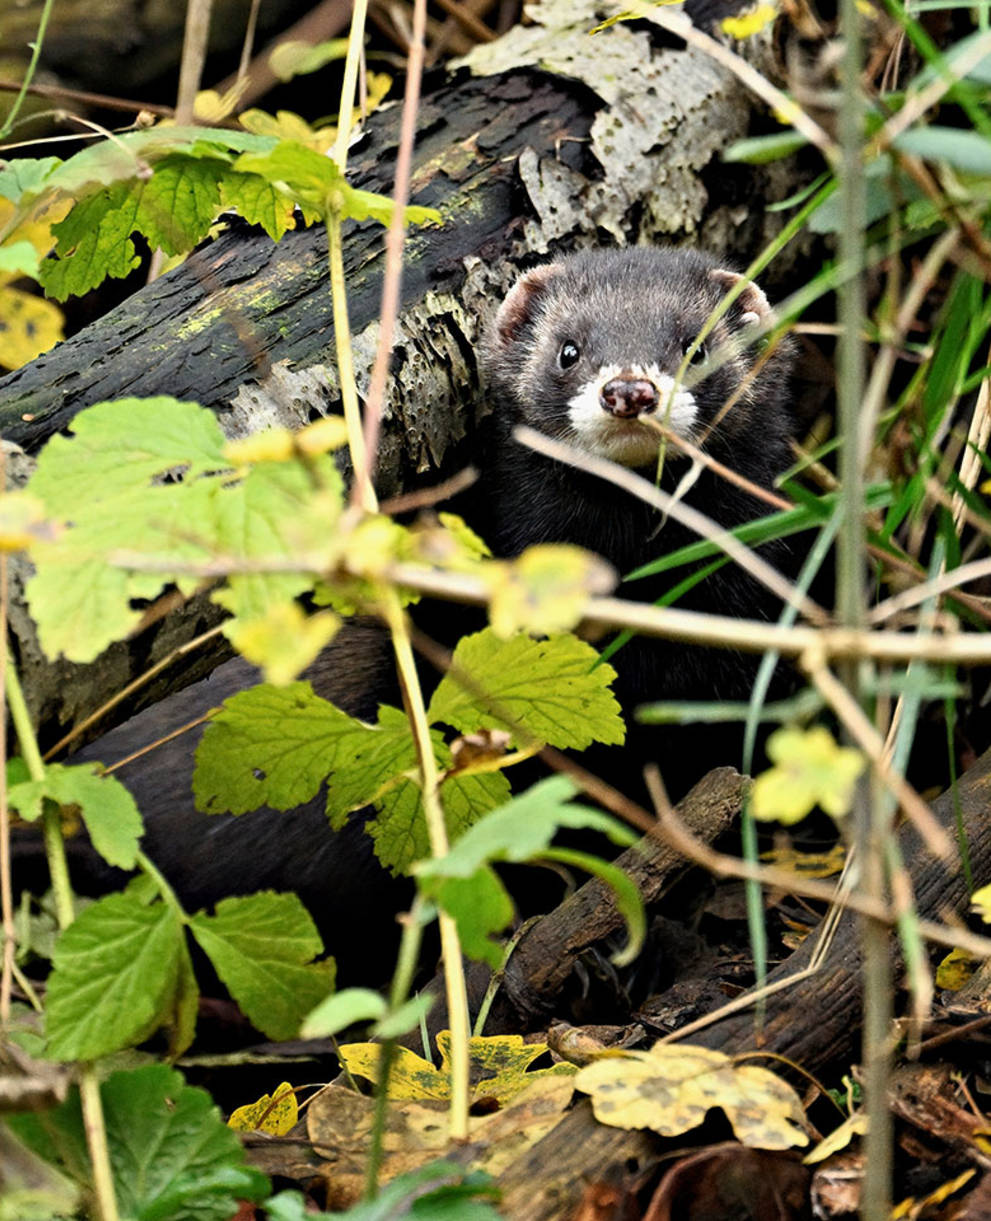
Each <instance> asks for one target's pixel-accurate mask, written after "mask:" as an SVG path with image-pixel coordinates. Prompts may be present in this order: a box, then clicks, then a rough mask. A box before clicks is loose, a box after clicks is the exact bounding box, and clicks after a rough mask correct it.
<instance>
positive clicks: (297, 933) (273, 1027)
mask: <svg viewBox="0 0 991 1221" xmlns="http://www.w3.org/2000/svg"><path fill="white" fill-rule="evenodd" d="M190 928H191V930H192V932H193V936H194V937H195V938H196V940H197V941H198V942H199V944H200V947H201V948H202V949H203V950H204V951H205V953H206V954H207V956H208V958H209V959H210V961H211V963H212V964H213V967H214V969H215V970H216V972H217V974H218V975H219V976H220V978H221V979H222V980H223V982H224V984H225V986H226V987H227V988H228V989H229V991H230V993H231V996H233V998H234V999H235V1000H236V1001H237V1003H238V1004H239V1005H240V1007H241V1008H242V1009H243V1010H244V1012H245V1014H246V1015H247V1017H248V1018H249V1019H250V1021H251V1022H252V1023H253V1025H255V1026H256V1027H257V1028H258V1029H259V1030H261V1031H262V1032H263V1033H265V1034H266V1035H268V1037H269V1038H271V1039H290V1038H293V1037H294V1036H295V1035H296V1034H298V1033H299V1027H300V1025H301V1023H302V1021H303V1018H304V1017H305V1016H306V1015H307V1014H308V1013H309V1012H310V1010H311V1009H313V1008H314V1007H315V1006H316V1005H317V1004H318V1003H319V1002H320V1001H322V1000H323V999H324V997H325V996H326V995H327V994H328V992H330V990H331V989H332V988H333V985H334V964H333V962H332V961H330V960H327V961H324V962H318V963H313V962H311V959H313V958H315V957H316V956H317V955H318V954H320V953H322V952H323V943H322V942H321V940H320V935H319V933H318V932H317V930H316V926H315V925H314V923H313V919H312V917H311V916H310V914H309V912H308V911H307V910H306V908H305V907H304V906H303V904H302V903H301V902H300V900H299V898H298V897H297V896H296V895H286V894H274V893H272V892H271V891H262V892H260V893H258V894H254V895H248V896H246V897H243V898H231V899H223V900H221V902H219V903H218V904H217V906H216V912H215V915H213V916H208V915H205V914H203V913H202V912H201V913H199V914H198V915H196V916H194V917H193V918H192V920H191V921H190Z"/></svg>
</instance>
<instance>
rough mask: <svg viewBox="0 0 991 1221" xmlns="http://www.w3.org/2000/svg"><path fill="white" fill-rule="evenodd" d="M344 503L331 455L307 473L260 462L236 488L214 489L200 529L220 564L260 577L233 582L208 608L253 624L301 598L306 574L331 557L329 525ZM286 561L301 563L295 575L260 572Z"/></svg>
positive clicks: (298, 465)
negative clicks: (250, 567) (248, 567)
mask: <svg viewBox="0 0 991 1221" xmlns="http://www.w3.org/2000/svg"><path fill="white" fill-rule="evenodd" d="M317 487H319V488H320V490H319V491H317V490H316V489H317ZM342 497H343V484H342V482H341V477H340V475H339V474H338V472H337V469H336V467H335V466H334V461H333V459H332V458H331V457H329V456H328V455H321V456H320V457H318V458H316V459H314V460H312V461H311V462H310V463H309V464H308V465H306V466H304V464H303V463H302V462H261V463H258V464H257V465H254V466H252V467H251V468H250V469H249V470H248V473H247V475H246V476H245V477H244V479H243V480H242V481H241V483H240V484H239V485H238V486H237V487H236V488H230V489H228V488H224V487H219V486H218V487H217V488H216V489H215V494H214V496H213V498H212V501H211V510H212V512H211V516H210V519H209V521H208V522H205V523H204V530H205V531H207V532H208V534H209V538H210V541H211V546H212V547H213V548H214V549H215V550H216V552H217V553H218V554H219V555H220V556H229V557H230V559H231V561H232V562H234V563H237V562H238V561H242V560H247V561H251V562H252V563H254V564H255V565H256V566H257V567H258V568H259V569H260V571H258V572H252V573H240V574H234V575H232V576H231V577H230V578H229V580H228V583H227V585H226V587H224V588H223V589H220V590H218V591H217V592H216V593H215V594H214V595H213V600H214V601H215V602H217V603H218V604H219V605H221V606H223V607H224V608H225V609H226V610H229V611H230V612H231V613H232V614H236V615H240V616H242V617H243V618H245V619H256V618H261V617H263V616H264V615H265V614H267V613H268V611H269V609H270V608H271V607H272V606H273V605H274V604H277V603H279V602H282V601H285V600H287V599H290V598H294V597H296V596H297V595H298V594H301V593H304V592H306V591H307V590H308V589H309V588H310V587H311V585H312V583H313V578H312V576H311V575H310V573H311V572H319V571H322V570H323V569H324V568H326V567H328V566H329V565H330V564H331V563H332V561H333V558H334V556H335V554H336V551H337V548H338V546H339V544H338V542H337V540H336V539H335V532H334V525H335V524H336V522H337V519H338V517H339V516H340V512H341V509H342ZM290 557H298V558H299V562H300V571H299V572H279V571H272V572H266V571H264V568H265V563H266V561H270V562H271V563H272V564H273V566H275V567H280V566H284V563H285V560H286V559H287V558H290Z"/></svg>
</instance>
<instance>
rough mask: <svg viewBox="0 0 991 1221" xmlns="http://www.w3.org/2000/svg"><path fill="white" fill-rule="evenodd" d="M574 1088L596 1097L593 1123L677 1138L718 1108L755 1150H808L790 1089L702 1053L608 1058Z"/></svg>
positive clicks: (674, 1050) (760, 1071)
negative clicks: (644, 1130) (801, 1146)
mask: <svg viewBox="0 0 991 1221" xmlns="http://www.w3.org/2000/svg"><path fill="white" fill-rule="evenodd" d="M575 1087H576V1088H577V1089H580V1090H583V1091H584V1092H585V1093H587V1094H591V1096H592V1108H593V1110H594V1112H595V1117H596V1119H598V1120H599V1122H600V1123H604V1124H609V1125H610V1126H612V1127H616V1128H650V1129H651V1130H652V1131H654V1132H659V1133H660V1134H661V1135H662V1136H679V1135H681V1134H682V1133H683V1132H688V1131H690V1130H691V1129H692V1128H696V1127H698V1126H699V1125H700V1124H701V1123H702V1122H703V1121H704V1120H705V1116H706V1113H707V1111H709V1110H710V1108H712V1107H721V1108H722V1110H723V1111H724V1112H725V1114H726V1118H727V1119H728V1120H729V1122H730V1124H731V1125H732V1127H733V1131H734V1132H735V1133H736V1136H737V1139H738V1140H740V1141H741V1143H742V1144H744V1145H747V1146H749V1147H750V1148H755V1149H790V1148H791V1147H792V1146H794V1145H805V1144H808V1139H809V1138H808V1136H807V1135H806V1133H805V1131H804V1128H803V1125H804V1121H805V1115H804V1112H803V1111H802V1104H801V1102H800V1101H799V1098H798V1095H797V1094H796V1093H795V1091H794V1090H793V1089H792V1088H791V1086H790V1085H788V1084H787V1083H786V1082H784V1081H782V1080H781V1078H780V1077H776V1076H775V1075H774V1073H772V1072H770V1071H769V1070H767V1069H765V1068H760V1067H758V1066H756V1065H753V1064H736V1063H734V1062H733V1060H731V1059H730V1057H729V1056H727V1055H724V1054H723V1053H722V1052H718V1051H710V1050H709V1049H708V1048H704V1047H693V1046H690V1045H689V1044H684V1043H682V1044H655V1046H654V1047H652V1048H651V1049H650V1051H646V1052H640V1051H637V1052H617V1053H611V1054H609V1055H607V1056H604V1057H602V1059H599V1060H596V1061H595V1062H594V1063H592V1064H589V1065H587V1066H586V1067H585V1068H583V1069H580V1070H579V1072H578V1076H577V1077H576V1078H575Z"/></svg>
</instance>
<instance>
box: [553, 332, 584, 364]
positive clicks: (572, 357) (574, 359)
mask: <svg viewBox="0 0 991 1221" xmlns="http://www.w3.org/2000/svg"><path fill="white" fill-rule="evenodd" d="M580 356H581V351H580V349H579V347H578V344H577V343H575V341H574V340H573V339H566V340H565V341H564V343H562V344H561V351H560V352H559V353H558V358H557V359H558V364H559V365H560V366H561V368H562V369H570V368H571V366H572V365H576V364H578V358H579V357H580Z"/></svg>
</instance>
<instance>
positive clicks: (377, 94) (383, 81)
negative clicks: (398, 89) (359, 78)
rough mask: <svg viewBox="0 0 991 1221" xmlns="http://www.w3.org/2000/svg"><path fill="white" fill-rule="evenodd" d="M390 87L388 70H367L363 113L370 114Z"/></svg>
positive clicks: (390, 78)
mask: <svg viewBox="0 0 991 1221" xmlns="http://www.w3.org/2000/svg"><path fill="white" fill-rule="evenodd" d="M391 88H392V77H391V76H390V75H389V74H388V72H369V73H368V79H367V81H366V89H367V93H366V95H365V114H371V113H372V111H373V110H374V109H375V107H376V106H378V104H379V103H380V102H381V101H382V99H383V98H384V97H385V95H386V94H387V93H388V92H389V90H390V89H391Z"/></svg>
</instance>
